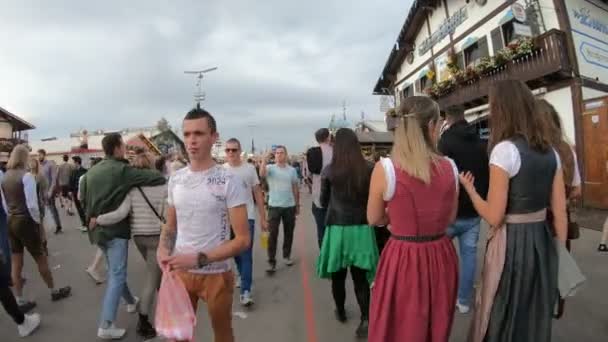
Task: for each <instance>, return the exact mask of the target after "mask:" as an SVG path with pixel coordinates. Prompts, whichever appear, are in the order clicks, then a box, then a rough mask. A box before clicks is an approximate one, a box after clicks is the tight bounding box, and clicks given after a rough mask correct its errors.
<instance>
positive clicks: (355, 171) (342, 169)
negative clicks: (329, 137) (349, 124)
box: [329, 128, 371, 200]
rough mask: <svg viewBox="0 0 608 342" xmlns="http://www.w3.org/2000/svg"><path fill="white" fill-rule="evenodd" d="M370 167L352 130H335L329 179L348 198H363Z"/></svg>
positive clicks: (366, 190) (366, 188)
mask: <svg viewBox="0 0 608 342" xmlns="http://www.w3.org/2000/svg"><path fill="white" fill-rule="evenodd" d="M370 170H371V169H370V167H369V164H368V163H367V161H366V160H365V158H364V157H363V153H362V152H361V146H360V145H359V139H357V135H356V134H355V132H353V130H351V129H349V128H340V129H339V130H338V131H337V132H336V142H335V144H334V147H333V155H332V159H331V165H330V174H329V179H330V181H331V182H332V186H334V187H336V188H337V189H338V191H339V192H342V193H343V194H345V195H346V196H348V197H350V198H365V200H367V193H368V190H369V180H370Z"/></svg>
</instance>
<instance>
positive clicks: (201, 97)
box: [184, 67, 217, 108]
mask: <svg viewBox="0 0 608 342" xmlns="http://www.w3.org/2000/svg"><path fill="white" fill-rule="evenodd" d="M215 70H217V67H213V68H209V69H205V70H191V71H184V74H189V75H198V76H197V77H196V78H197V79H198V80H197V81H196V87H197V92H196V93H195V94H194V102H195V103H196V107H197V108H200V107H201V102H203V101H205V92H204V91H203V77H204V74H206V73H209V72H212V71H215Z"/></svg>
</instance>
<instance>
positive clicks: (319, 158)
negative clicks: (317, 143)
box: [306, 147, 323, 175]
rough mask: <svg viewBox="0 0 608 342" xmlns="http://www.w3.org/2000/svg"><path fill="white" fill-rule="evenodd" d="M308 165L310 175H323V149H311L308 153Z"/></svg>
mask: <svg viewBox="0 0 608 342" xmlns="http://www.w3.org/2000/svg"><path fill="white" fill-rule="evenodd" d="M306 164H307V165H308V171H310V173H312V174H316V175H320V174H321V170H323V151H321V147H311V148H309V149H308V151H306Z"/></svg>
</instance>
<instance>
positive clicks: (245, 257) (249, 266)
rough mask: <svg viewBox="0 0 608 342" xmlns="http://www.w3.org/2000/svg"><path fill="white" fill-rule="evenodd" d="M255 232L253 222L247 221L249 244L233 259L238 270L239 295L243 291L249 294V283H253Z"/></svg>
mask: <svg viewBox="0 0 608 342" xmlns="http://www.w3.org/2000/svg"><path fill="white" fill-rule="evenodd" d="M254 232H255V221H254V220H249V234H251V244H250V245H249V248H247V250H245V251H244V252H243V253H241V255H237V256H235V257H234V261H236V268H237V269H238V270H239V276H240V277H241V294H243V293H245V291H249V292H251V283H252V282H253V241H254V239H253V235H254Z"/></svg>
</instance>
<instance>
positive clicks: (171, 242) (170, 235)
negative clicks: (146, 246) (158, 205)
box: [157, 207, 177, 260]
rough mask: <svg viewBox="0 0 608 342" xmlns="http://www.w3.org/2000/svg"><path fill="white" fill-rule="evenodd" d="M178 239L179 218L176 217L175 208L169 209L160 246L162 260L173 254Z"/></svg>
mask: <svg viewBox="0 0 608 342" xmlns="http://www.w3.org/2000/svg"><path fill="white" fill-rule="evenodd" d="M176 239H177V218H176V216H175V208H174V207H169V208H167V223H166V224H165V225H163V228H162V231H161V233H160V242H159V244H158V251H157V254H158V256H159V258H160V259H161V260H162V259H164V258H166V257H168V256H170V255H171V254H172V253H173V250H174V249H175V241H176Z"/></svg>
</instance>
